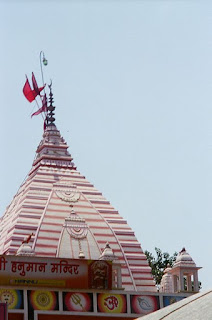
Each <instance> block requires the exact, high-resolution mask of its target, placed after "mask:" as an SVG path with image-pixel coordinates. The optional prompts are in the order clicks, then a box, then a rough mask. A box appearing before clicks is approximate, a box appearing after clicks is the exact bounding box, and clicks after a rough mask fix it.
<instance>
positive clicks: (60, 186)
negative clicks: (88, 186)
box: [54, 182, 80, 203]
mask: <svg viewBox="0 0 212 320" xmlns="http://www.w3.org/2000/svg"><path fill="white" fill-rule="evenodd" d="M54 186H55V193H56V195H57V196H58V197H59V198H60V199H61V200H62V201H65V202H70V203H71V202H77V201H78V200H79V198H80V192H79V191H77V189H76V187H75V186H74V185H71V184H67V183H66V182H64V183H62V182H60V183H57V184H55V185H54Z"/></svg>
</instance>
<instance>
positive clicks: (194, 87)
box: [0, 0, 212, 289]
mask: <svg viewBox="0 0 212 320" xmlns="http://www.w3.org/2000/svg"><path fill="white" fill-rule="evenodd" d="M0 39H1V50H0V70H1V74H0V88H1V104H0V110H1V126H0V135H1V157H0V177H1V179H0V214H1V215H2V214H3V213H4V211H5V208H6V206H7V205H8V204H9V203H10V201H11V200H12V198H13V196H14V195H15V193H16V192H17V190H18V188H19V186H20V184H21V182H22V181H23V179H24V178H25V176H26V175H27V173H28V172H29V170H30V168H31V165H32V161H33V158H34V155H35V150H36V148H37V145H38V144H39V142H40V140H41V137H42V131H43V123H42V118H41V116H38V117H34V118H33V119H31V118H30V114H31V113H32V112H33V111H35V104H34V103H32V104H30V103H28V102H27V100H26V99H25V98H24V96H23V93H22V88H23V85H24V82H25V74H28V76H30V75H31V72H32V71H34V73H35V76H36V77H37V81H38V83H39V84H41V74H40V66H39V53H40V51H41V50H43V51H44V52H45V55H46V58H47V59H48V61H49V64H48V66H47V67H46V68H45V69H44V72H45V80H46V82H47V83H49V81H50V79H52V81H53V92H54V98H55V105H56V124H57V127H58V129H59V130H60V131H61V134H62V135H63V137H64V138H65V140H66V141H67V143H68V144H69V146H70V148H69V151H70V152H71V154H72V156H73V157H74V162H75V164H76V165H77V167H78V170H79V171H80V172H81V173H83V174H84V175H85V176H86V177H87V179H88V180H90V182H92V183H94V185H95V187H97V188H98V189H99V190H100V191H101V192H102V193H103V194H104V196H105V197H106V198H107V199H108V200H110V201H111V203H112V205H113V206H114V207H115V208H116V209H118V210H119V212H120V214H121V215H122V216H123V217H124V218H125V219H127V221H128V223H129V225H130V226H131V227H132V229H133V230H134V231H135V233H136V236H137V238H138V240H139V241H140V242H141V245H142V247H143V249H144V250H146V249H147V250H149V251H153V250H154V247H155V246H157V247H159V248H161V249H162V250H163V251H168V252H169V253H171V254H172V253H174V252H175V251H180V250H181V249H182V247H184V246H185V248H186V249H187V251H188V252H189V253H190V254H191V256H192V258H193V259H194V261H195V262H196V264H197V265H198V266H201V267H203V269H202V270H201V271H200V272H199V278H200V280H201V281H202V285H203V289H208V288H212V277H211V270H212V256H211V249H212V197H211V194H212V165H211V164H212V2H211V1H208V2H207V1H194V0H193V1H118V0H117V1H112V0H109V1H101V0H100V1H89V0H88V1H80V0H78V1H71V0H70V1H35V2H33V1H6V0H5V1H0Z"/></svg>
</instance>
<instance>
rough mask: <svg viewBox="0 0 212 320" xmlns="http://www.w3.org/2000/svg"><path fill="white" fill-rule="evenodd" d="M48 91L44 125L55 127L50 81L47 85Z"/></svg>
mask: <svg viewBox="0 0 212 320" xmlns="http://www.w3.org/2000/svg"><path fill="white" fill-rule="evenodd" d="M49 90H50V93H49V106H48V107H47V117H46V123H47V124H46V125H47V126H55V123H54V122H55V118H54V117H53V116H54V115H55V114H54V110H55V107H54V106H53V102H54V99H53V93H52V81H51V83H50V85H49Z"/></svg>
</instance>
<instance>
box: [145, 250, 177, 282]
mask: <svg viewBox="0 0 212 320" xmlns="http://www.w3.org/2000/svg"><path fill="white" fill-rule="evenodd" d="M155 252H156V257H155V256H154V255H153V254H152V253H151V252H149V251H147V250H146V251H145V252H144V253H145V255H146V257H147V260H148V262H149V266H150V267H151V269H152V275H153V278H154V280H155V283H156V285H159V284H160V282H161V279H162V276H163V273H164V270H165V269H166V267H167V265H170V267H172V266H173V264H174V262H175V260H176V257H177V252H174V254H173V255H172V256H171V255H170V254H169V253H168V252H162V250H161V249H159V248H157V247H156V248H155Z"/></svg>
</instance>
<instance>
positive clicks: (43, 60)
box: [40, 51, 48, 121]
mask: <svg viewBox="0 0 212 320" xmlns="http://www.w3.org/2000/svg"><path fill="white" fill-rule="evenodd" d="M42 55H43V59H41V57H42ZM41 60H42V61H41ZM42 62H43V64H44V66H47V64H48V61H47V60H46V58H45V55H44V52H43V51H41V52H40V70H41V76H42V82H43V86H44V75H43V66H42ZM44 93H45V94H46V91H45V87H44ZM42 116H43V115H42ZM46 116H47V112H45V118H46ZM44 121H45V120H44Z"/></svg>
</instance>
